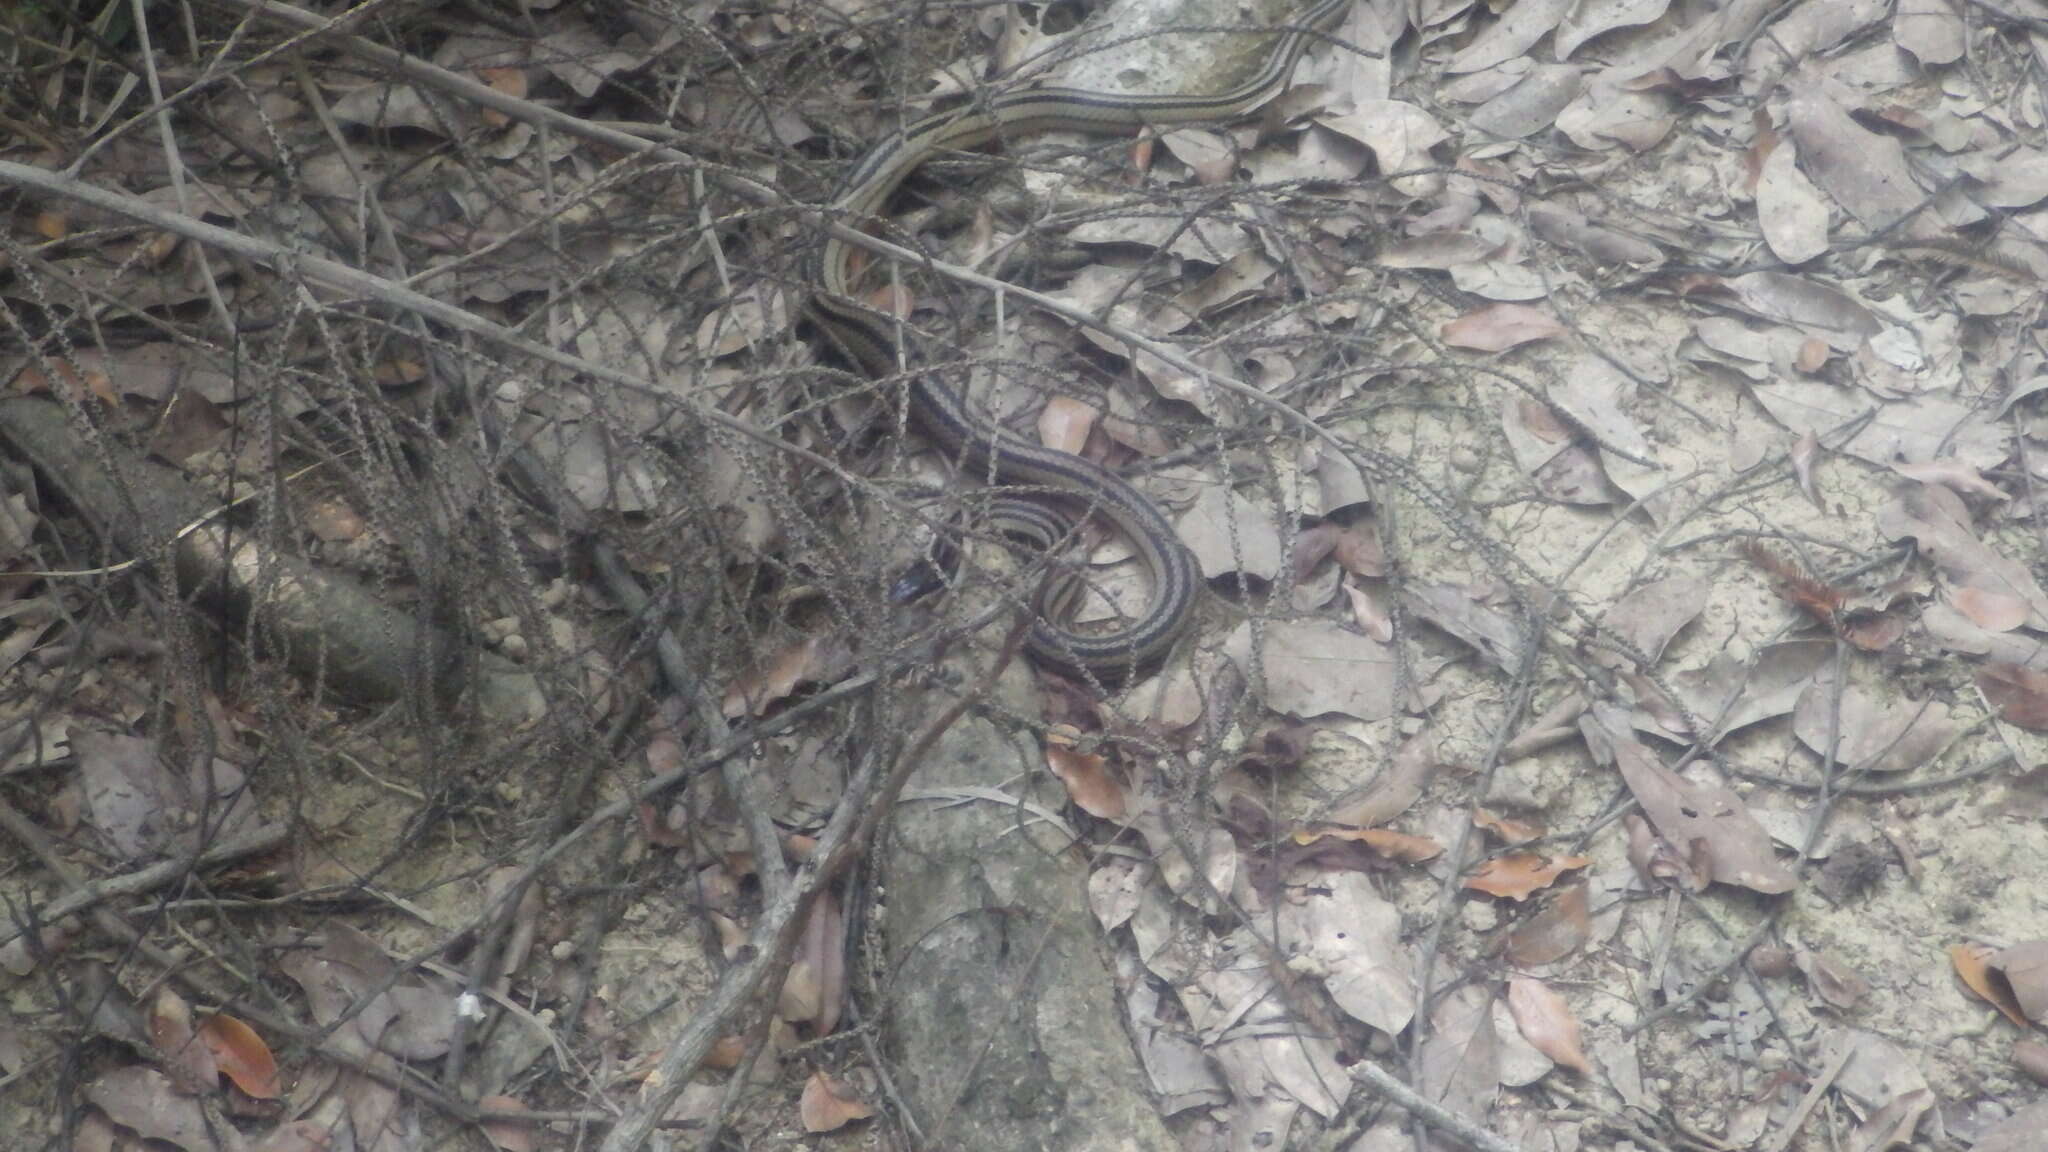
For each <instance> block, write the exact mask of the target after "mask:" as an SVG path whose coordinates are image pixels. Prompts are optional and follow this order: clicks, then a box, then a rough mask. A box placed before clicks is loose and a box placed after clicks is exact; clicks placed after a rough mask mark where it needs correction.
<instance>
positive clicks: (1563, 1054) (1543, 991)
mask: <svg viewBox="0 0 2048 1152" xmlns="http://www.w3.org/2000/svg"><path fill="white" fill-rule="evenodd" d="M1508 1011H1510V1012H1512V1013H1514V1017H1515V1027H1517V1028H1520V1029H1521V1030H1522V1038H1523V1039H1524V1040H1527V1041H1528V1042H1529V1043H1530V1044H1532V1045H1534V1046H1535V1048H1536V1050H1537V1051H1538V1052H1541V1053H1543V1054H1544V1055H1545V1056H1548V1057H1550V1058H1551V1059H1552V1060H1555V1061H1557V1062H1558V1063H1559V1064H1562V1065H1564V1066H1565V1067H1566V1068H1569V1069H1571V1070H1572V1071H1574V1072H1577V1073H1578V1074H1579V1075H1581V1076H1590V1075H1592V1074H1593V1067H1592V1065H1590V1064H1588V1063H1587V1062H1586V1053H1585V1050H1584V1049H1583V1048H1581V1047H1580V1045H1579V1019H1578V1017H1576V1016H1574V1015H1572V1010H1571V1006H1570V1005H1568V1004H1566V1003H1565V1002H1564V997H1562V996H1560V995H1558V994H1557V992H1556V991H1555V990H1553V989H1552V988H1551V987H1550V986H1549V985H1547V984H1545V983H1543V982H1542V981H1541V980H1532V979H1530V978H1529V977H1527V976H1516V977H1513V978H1511V979H1509V980H1508Z"/></svg>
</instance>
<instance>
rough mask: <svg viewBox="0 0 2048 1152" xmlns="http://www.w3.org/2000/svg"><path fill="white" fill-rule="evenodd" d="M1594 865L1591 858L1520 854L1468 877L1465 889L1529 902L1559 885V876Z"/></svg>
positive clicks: (1489, 863) (1492, 862)
mask: <svg viewBox="0 0 2048 1152" xmlns="http://www.w3.org/2000/svg"><path fill="white" fill-rule="evenodd" d="M1592 862H1593V860H1592V858H1591V857H1589V856H1545V855H1541V854H1539V853H1535V852H1517V853H1515V854H1513V855H1510V856H1497V857H1495V858H1494V859H1492V860H1488V861H1487V862H1485V863H1484V864H1481V865H1480V866H1479V870H1478V871H1476V872H1474V873H1472V875H1470V876H1467V877H1465V887H1467V888H1470V889H1472V890H1473V891H1475V892H1484V893H1486V894H1487V895H1489V896H1505V897H1507V898H1508V899H1510V900H1527V899H1528V898H1529V897H1530V896H1531V895H1533V894H1534V893H1536V892H1538V891H1540V890H1542V889H1544V888H1548V887H1549V886H1550V885H1551V884H1553V883H1555V882H1556V880H1557V878H1558V877H1559V876H1562V875H1564V874H1565V873H1566V872H1570V871H1572V870H1573V869H1576V868H1584V867H1585V866H1586V865H1588V864H1591V863H1592Z"/></svg>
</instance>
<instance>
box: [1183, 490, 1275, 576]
mask: <svg viewBox="0 0 2048 1152" xmlns="http://www.w3.org/2000/svg"><path fill="white" fill-rule="evenodd" d="M1177 527H1178V528H1179V530H1180V541H1181V543H1183V544H1185V545H1187V547H1188V551H1190V552H1193V553H1194V554H1195V560H1196V562H1198V563H1199V564H1200V565H1201V566H1202V576H1203V577H1204V578H1205V579H1211V580H1213V579H1215V578H1216V577H1218V576H1224V575H1227V574H1229V573H1232V572H1243V573H1245V574H1246V575H1248V576H1256V577H1258V578H1259V579H1261V580H1268V581H1270V580H1272V579H1273V578H1274V577H1276V576H1278V575H1279V574H1280V557H1281V552H1282V544H1281V539H1280V531H1281V529H1280V523H1279V521H1278V520H1277V519H1276V518H1275V512H1274V509H1273V506H1272V504H1271V503H1270V502H1269V501H1266V500H1264V499H1258V498H1252V497H1246V496H1240V495H1238V494H1237V493H1235V492H1232V491H1231V490H1230V489H1228V488H1226V487H1225V486H1223V485H1221V484H1211V485H1209V486H1208V487H1206V488H1204V489H1202V493H1201V495H1199V496H1197V497H1196V498H1195V506H1194V507H1193V508H1190V509H1189V510H1188V513H1187V515H1185V516H1182V517H1181V518H1180V523H1179V524H1178V525H1177Z"/></svg>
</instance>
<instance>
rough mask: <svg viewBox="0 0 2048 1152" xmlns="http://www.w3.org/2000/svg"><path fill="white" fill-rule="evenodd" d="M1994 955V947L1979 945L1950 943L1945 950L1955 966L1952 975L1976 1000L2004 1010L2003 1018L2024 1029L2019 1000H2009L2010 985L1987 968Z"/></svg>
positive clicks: (2025, 1025) (2025, 1019)
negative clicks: (1959, 980) (1954, 974)
mask: <svg viewBox="0 0 2048 1152" xmlns="http://www.w3.org/2000/svg"><path fill="white" fill-rule="evenodd" d="M1995 955H1997V953H1996V952H1995V951H1994V950H1992V949H1990V948H1986V947H1985V946H1984V945H1982V944H1952V945H1950V946H1949V950H1948V958H1949V962H1950V963H1951V964H1954V965H1955V969H1956V975H1957V976H1959V977H1961V978H1962V981H1963V985H1964V986H1965V987H1967V988H1968V989H1969V990H1970V991H1972V992H1975V993H1976V994H1977V997H1978V998H1979V999H1981V1000H1983V1001H1984V1002H1985V1003H1987V1004H1989V1005H1991V1006H1992V1007H1993V1008H1996V1009H1998V1010H1999V1011H2000V1012H2003V1013H2005V1018H2006V1019H2007V1020H2010V1021H2012V1022H2013V1023H2014V1024H2017V1025H2019V1026H2020V1027H2021V1028H2025V1027H2027V1014H2026V1013H2025V1012H2022V1011H2020V1006H2019V1003H2018V1002H2017V1001H2015V1000H2014V999H2013V996H2012V986H2011V985H2009V984H2007V983H2006V982H2005V977H2004V976H2003V975H2001V974H2000V973H1998V972H1997V971H1995V970H1993V969H1992V967H1991V963H1990V961H1991V958H1992V957H1993V956H1995Z"/></svg>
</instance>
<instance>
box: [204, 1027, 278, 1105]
mask: <svg viewBox="0 0 2048 1152" xmlns="http://www.w3.org/2000/svg"><path fill="white" fill-rule="evenodd" d="M199 1038H200V1039H201V1040H203V1041H205V1043H206V1046H207V1047H208V1048H209V1049H211V1050H212V1052H213V1062H214V1063H215V1064H216V1065H218V1066H219V1067H220V1070H221V1072H222V1073H223V1074H225V1075H226V1076H227V1078H228V1079H229V1080H231V1081H233V1082H234V1085H235V1087H237V1088H240V1089H241V1090H242V1091H243V1092H244V1093H246V1094H248V1095H249V1096H251V1097H254V1098H255V1099H258V1100H275V1099H277V1098H278V1097H279V1096H280V1095H282V1094H283V1093H282V1091H281V1090H280V1089H279V1087H278V1082H277V1057H276V1056H274V1055H272V1054H271V1051H270V1045H268V1044H265V1043H264V1042H263V1037H261V1036H258V1035H257V1034H256V1030H255V1029H253V1028H251V1027H249V1026H248V1025H247V1024H244V1023H243V1022H242V1021H240V1020H238V1019H236V1018H235V1017H233V1016H229V1015H227V1014H225V1013H216V1014H214V1015H212V1016H208V1017H207V1018H206V1020H205V1021H204V1022H202V1023H201V1024H200V1025H199Z"/></svg>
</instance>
